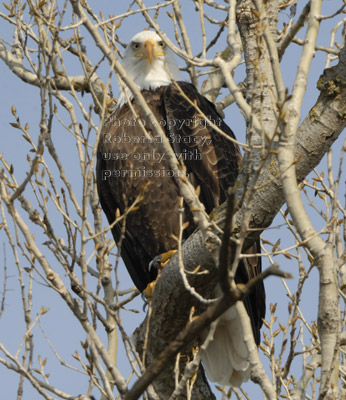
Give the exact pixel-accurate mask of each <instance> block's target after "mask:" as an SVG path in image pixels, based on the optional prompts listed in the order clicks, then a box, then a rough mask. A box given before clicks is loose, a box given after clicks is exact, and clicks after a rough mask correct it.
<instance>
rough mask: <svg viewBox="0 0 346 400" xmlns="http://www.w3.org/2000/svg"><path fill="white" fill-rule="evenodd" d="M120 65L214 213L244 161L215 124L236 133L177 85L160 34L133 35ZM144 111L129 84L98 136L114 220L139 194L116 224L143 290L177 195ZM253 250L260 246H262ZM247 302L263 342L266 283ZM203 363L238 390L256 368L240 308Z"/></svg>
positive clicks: (100, 184)
mask: <svg viewBox="0 0 346 400" xmlns="http://www.w3.org/2000/svg"><path fill="white" fill-rule="evenodd" d="M122 64H123V66H124V68H125V69H126V71H127V73H128V74H129V76H130V77H131V78H132V79H133V81H134V82H135V83H136V84H137V85H138V87H139V89H140V90H141V93H142V95H143V96H144V99H145V100H146V102H147V104H148V106H149V107H150V108H151V110H152V112H153V113H154V115H155V116H156V118H157V121H158V122H159V123H160V125H161V126H162V128H163V129H164V131H165V133H166V136H167V138H168V140H169V142H170V144H171V146H172V148H173V150H174V152H175V154H176V155H177V157H178V158H180V159H182V160H183V161H184V164H185V167H186V173H187V176H188V179H189V180H190V182H191V183H192V184H193V185H194V186H195V187H197V186H200V195H199V197H200V200H201V202H202V203H203V204H204V207H205V209H206V211H207V213H210V212H211V211H212V210H213V209H214V207H216V206H217V205H219V204H221V203H222V202H224V201H225V200H226V197H227V188H228V187H230V186H232V185H234V183H235V180H236V178H237V175H238V171H239V166H240V163H241V154H240V151H239V148H238V146H237V145H236V144H235V143H234V141H231V140H228V138H227V137H225V136H223V135H221V134H220V133H219V132H218V131H217V130H215V129H214V128H213V126H212V124H211V123H210V121H212V123H213V124H215V125H217V126H218V127H219V128H220V129H221V130H222V131H223V132H224V133H225V135H226V136H228V137H230V138H234V134H233V132H232V131H231V129H230V128H229V127H228V126H227V125H226V124H225V122H224V121H223V120H222V118H221V117H220V115H219V114H218V112H217V111H216V108H215V106H214V105H213V104H212V103H211V102H209V101H208V100H207V99H206V98H205V97H203V96H202V95H201V94H200V93H199V92H198V90H197V89H196V88H195V87H194V86H193V85H192V84H190V83H186V82H182V81H181V78H180V73H179V68H178V65H177V63H176V61H175V59H174V56H173V54H172V53H171V51H170V50H169V49H168V48H167V47H166V45H165V43H164V42H163V41H162V39H161V38H160V37H159V36H158V35H157V34H156V33H155V32H152V31H143V32H140V33H138V34H137V35H135V36H134V37H133V38H132V39H131V41H130V43H129V45H128V46H127V47H126V50H125V54H124V57H123V61H122ZM172 79H173V80H174V81H175V82H174V83H172ZM177 85H179V87H177ZM182 93H183V94H184V95H183V94H182ZM188 99H189V100H190V101H188ZM195 105H197V107H198V108H199V109H200V110H201V111H202V112H203V113H204V115H205V116H207V118H208V120H206V119H205V118H204V117H203V115H201V113H199V112H198V111H197V107H195ZM139 114H140V113H139V108H138V106H137V105H136V102H134V101H133V96H132V93H131V91H130V90H129V89H128V88H127V87H123V88H122V91H121V94H120V97H119V100H118V103H117V106H116V109H115V111H114V113H113V114H112V115H111V117H109V118H108V119H107V120H106V121H105V122H104V124H103V128H102V131H101V137H100V140H99V145H98V152H97V188H98V194H99V198H100V203H101V206H102V208H103V211H104V212H105V214H106V216H107V219H108V221H109V223H110V224H112V223H113V222H114V220H115V216H116V212H117V210H119V211H120V213H124V212H125V211H126V210H127V209H128V208H129V207H130V206H131V205H132V204H133V203H134V202H135V201H136V200H137V201H138V199H139V198H140V201H139V202H138V203H137V204H136V208H135V209H134V211H132V212H130V213H128V214H127V216H126V221H125V223H123V222H120V223H118V224H116V225H115V226H114V227H113V228H112V233H113V236H114V239H115V241H116V243H117V244H118V246H119V248H120V252H121V256H122V258H123V260H124V263H125V265H126V268H127V269H128V272H129V274H130V276H131V278H132V280H133V282H134V283H135V285H136V286H137V288H138V289H139V290H140V291H143V290H144V289H145V287H146V286H147V284H148V283H149V282H151V281H153V280H154V279H155V278H156V276H157V270H156V269H155V268H150V263H151V261H152V260H153V259H154V258H155V257H156V256H157V255H159V254H162V253H165V252H167V251H169V250H172V249H176V248H177V242H176V237H177V236H178V234H179V212H180V211H179V208H180V206H179V196H180V193H179V189H178V186H177V184H176V181H175V179H174V171H171V170H170V167H169V164H168V161H167V160H166V158H165V154H161V152H160V147H159V146H158V144H157V143H158V142H159V141H160V137H156V136H155V133H154V132H155V131H154V129H153V126H151V124H150V121H149V120H146V119H145V118H144V119H143V118H138V116H139ZM143 127H145V130H146V131H147V132H148V134H149V135H151V140H148V137H147V136H146V135H145V133H144V130H143ZM184 218H185V221H188V222H189V225H188V227H187V228H186V229H185V230H184V237H185V238H186V237H188V236H189V235H190V234H191V233H192V232H193V231H194V230H195V229H196V226H195V223H194V221H193V217H192V213H191V211H189V209H188V207H185V211H184ZM255 252H259V250H258V249H257V248H256V250H255ZM260 271H261V261H260V258H257V257H252V258H247V259H244V260H243V261H241V263H240V265H239V267H238V272H237V276H236V281H237V282H243V283H246V282H247V281H248V280H249V279H250V278H251V277H253V276H255V275H257V274H258V273H259V272H260ZM216 291H217V290H216ZM216 295H218V293H216ZM244 303H245V306H246V309H247V312H248V314H249V317H250V319H251V323H252V328H253V333H254V338H255V341H256V343H257V344H259V342H260V328H261V325H262V318H263V317H264V312H265V311H264V310H265V294H264V288H263V285H262V283H260V284H258V285H257V287H256V288H255V290H254V291H253V292H252V294H251V295H250V296H249V297H248V298H246V299H245V301H244ZM202 360H203V364H204V367H205V370H206V373H207V375H208V377H209V378H210V379H211V380H212V381H214V382H218V383H219V384H222V385H236V386H239V385H240V384H241V383H242V382H244V381H245V380H247V379H248V378H249V374H250V365H249V361H248V354H247V350H246V347H245V345H244V341H243V330H242V327H241V325H239V323H238V311H237V307H236V306H234V307H232V308H231V309H229V310H228V311H227V312H226V313H225V314H224V315H223V316H222V317H221V318H220V319H219V321H218V325H217V328H216V330H215V332H214V337H213V340H212V341H210V343H209V345H208V347H207V349H206V350H205V351H204V352H203V356H202Z"/></svg>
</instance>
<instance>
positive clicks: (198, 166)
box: [163, 82, 265, 344]
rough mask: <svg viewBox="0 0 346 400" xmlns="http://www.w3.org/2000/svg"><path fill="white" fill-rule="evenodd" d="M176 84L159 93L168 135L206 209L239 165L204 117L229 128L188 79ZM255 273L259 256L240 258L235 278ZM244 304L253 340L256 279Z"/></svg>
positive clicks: (219, 199) (256, 248)
mask: <svg viewBox="0 0 346 400" xmlns="http://www.w3.org/2000/svg"><path fill="white" fill-rule="evenodd" d="M177 84H178V85H179V87H180V89H179V88H177V86H176V84H174V83H173V84H171V85H169V86H167V88H166V90H165V91H164V92H163V96H164V107H165V112H166V119H167V126H168V129H169V138H170V141H171V143H172V146H173V148H174V150H175V152H176V153H177V154H182V155H183V156H184V155H185V157H186V158H185V159H184V164H185V166H186V169H187V173H188V174H189V179H190V180H191V182H192V183H193V185H194V186H195V187H196V186H198V185H199V186H200V188H201V194H200V200H201V202H202V203H203V204H204V206H205V208H206V211H207V212H211V211H212V209H213V208H214V207H215V206H217V205H219V204H221V203H223V202H224V201H225V200H226V198H227V189H228V188H229V187H230V186H233V185H234V183H235V180H236V178H237V175H238V171H239V167H240V163H241V154H240V151H239V147H238V145H237V144H236V143H234V142H233V141H231V140H229V139H227V137H225V136H224V135H222V134H221V133H220V132H218V130H216V129H215V128H214V127H213V126H212V124H210V123H208V121H206V119H205V117H207V118H208V119H209V120H210V121H211V122H213V123H214V124H215V125H216V126H218V128H220V130H222V131H223V132H224V134H225V135H227V136H228V137H230V138H232V139H235V136H234V134H233V132H232V130H231V129H230V128H229V127H228V126H227V125H226V123H225V122H224V121H223V119H222V118H221V117H220V115H219V114H218V113H217V111H216V109H215V106H214V104H213V103H211V102H209V101H208V100H207V99H206V98H205V97H204V96H201V95H200V94H199V93H198V91H197V90H196V88H195V87H194V86H193V85H191V84H190V83H186V82H178V83H177ZM199 110H200V111H199ZM202 114H204V115H202ZM189 155H191V158H189V157H188V156H189ZM246 253H247V254H256V253H257V254H258V253H260V244H259V241H258V242H257V243H255V244H254V245H253V246H252V247H251V248H250V249H247V250H246ZM260 272H261V258H260V257H250V258H246V259H244V260H243V261H241V262H240V264H239V267H238V271H237V276H236V281H237V282H238V283H240V282H241V283H246V282H248V280H249V279H251V278H253V277H254V276H256V275H258V274H259V273H260ZM244 303H245V306H246V308H247V311H248V313H249V316H250V318H251V322H252V325H253V331H254V336H255V339H256V342H257V344H258V343H259V341H260V336H259V331H260V327H261V326H262V318H264V311H265V292H264V287H263V283H262V282H260V283H259V284H258V285H257V286H256V287H255V288H254V290H253V292H252V293H251V295H250V296H249V297H248V298H246V299H245V301H244Z"/></svg>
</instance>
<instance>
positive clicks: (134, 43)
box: [132, 42, 139, 50]
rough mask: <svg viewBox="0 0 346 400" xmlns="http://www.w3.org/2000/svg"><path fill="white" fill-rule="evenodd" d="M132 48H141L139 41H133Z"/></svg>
mask: <svg viewBox="0 0 346 400" xmlns="http://www.w3.org/2000/svg"><path fill="white" fill-rule="evenodd" d="M132 48H133V50H138V49H139V43H137V42H133V43H132Z"/></svg>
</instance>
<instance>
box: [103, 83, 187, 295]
mask: <svg viewBox="0 0 346 400" xmlns="http://www.w3.org/2000/svg"><path fill="white" fill-rule="evenodd" d="M162 90H163V88H159V89H158V90H156V91H143V92H142V93H143V95H144V97H145V99H146V101H147V103H148V105H149V106H150V108H151V110H152V111H153V113H154V114H155V115H156V117H157V119H158V120H159V121H162V119H163V115H162V114H163V113H162V107H161V92H162ZM132 106H133V108H134V113H133V112H132V110H131V108H130V107H129V106H128V105H127V104H125V105H123V106H122V107H121V108H118V109H117V110H116V111H115V113H114V114H113V115H112V117H111V118H110V119H109V120H108V121H106V122H105V123H104V126H103V128H102V131H101V137H100V140H99V146H98V152H97V167H96V170H97V187H98V193H99V197H100V203H101V206H102V208H103V210H104V212H105V214H106V216H107V219H108V222H109V223H110V224H112V223H113V222H114V220H115V213H116V210H117V209H119V211H120V213H121V214H123V213H124V212H125V211H126V209H127V207H129V206H131V205H132V204H133V203H134V201H136V199H138V196H141V200H140V202H139V203H138V204H137V208H136V209H135V210H134V211H133V212H131V213H129V214H128V215H127V217H126V220H125V221H124V220H123V221H122V222H120V223H118V224H117V225H116V226H115V227H114V228H113V229H112V233H113V236H114V239H115V240H116V243H117V245H119V244H120V243H121V246H120V252H121V256H122V258H123V260H124V263H125V265H126V268H127V269H128V271H129V273H130V275H131V278H132V280H133V282H134V283H135V285H136V286H137V288H138V289H139V290H141V291H142V290H143V289H145V287H146V286H147V284H148V283H149V282H151V281H153V280H154V279H155V278H156V275H157V271H156V270H155V269H154V268H153V269H151V270H149V268H148V266H149V263H150V261H152V259H153V258H154V257H155V256H157V255H159V254H161V253H164V252H166V251H168V250H171V249H173V248H176V240H175V238H174V235H175V236H177V234H178V231H179V211H178V201H179V200H178V196H179V193H178V187H177V185H176V183H175V181H174V179H173V178H171V177H170V176H169V175H167V173H168V171H169V165H168V163H167V160H166V159H165V158H164V157H163V158H162V159H161V157H162V155H161V154H159V151H160V150H159V146H157V145H156V144H155V142H153V143H150V141H149V140H147V139H146V138H145V135H144V132H143V129H142V128H141V126H140V122H141V121H140V120H139V118H138V115H139V109H138V107H137V106H136V104H133V105H132ZM142 123H143V124H144V125H145V127H146V129H147V131H148V132H149V134H150V132H153V129H152V127H151V126H150V123H149V121H147V120H143V121H142ZM163 125H164V123H163ZM106 175H108V176H106ZM105 178H106V179H105ZM124 223H125V227H124V226H123V224H124Z"/></svg>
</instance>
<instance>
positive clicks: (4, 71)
mask: <svg viewBox="0 0 346 400" xmlns="http://www.w3.org/2000/svg"><path fill="white" fill-rule="evenodd" d="M112 3H113V4H112V5H111V6H110V2H109V1H104V0H102V1H98V2H97V1H92V2H90V5H91V6H92V7H93V9H94V10H95V12H96V11H97V12H98V11H102V12H103V13H104V15H105V17H107V16H108V15H109V14H111V15H117V14H121V13H123V12H124V11H126V9H127V7H128V3H127V2H112ZM155 3H156V2H153V1H147V2H146V4H147V5H148V6H149V5H154V4H155ZM336 3H337V4H336ZM220 4H221V3H220ZM339 5H341V2H332V1H324V2H323V7H324V8H323V14H331V13H332V12H333V11H335V10H336V9H337V8H338V7H339ZM0 11H1V12H4V13H6V10H5V9H4V7H3V6H0ZM165 13H166V10H165V9H162V11H161V12H160V18H161V15H162V18H161V19H160V18H159V22H160V24H161V27H162V28H163V30H164V31H165V32H166V33H167V34H168V35H169V36H170V38H171V39H172V40H174V31H173V27H172V23H171V21H170V19H169V18H168V17H164V15H165ZM182 13H183V15H184V16H185V22H186V25H187V31H188V34H189V36H190V38H191V43H192V50H193V53H194V54H197V53H198V52H199V51H200V49H201V43H202V41H201V34H200V25H199V15H198V13H196V12H195V8H194V6H193V4H187V2H184V5H183V7H182ZM212 13H213V16H214V17H215V18H221V15H223V14H221V13H220V12H215V11H212ZM69 18H70V17H69V16H68V18H67V20H66V22H65V23H66V24H67V23H69ZM288 19H289V15H288V11H286V12H283V13H282V14H281V16H280V25H279V28H281V27H282V23H283V22H288ZM340 19H341V17H338V18H336V19H332V20H330V21H326V23H325V24H324V25H323V27H322V29H321V32H320V34H319V44H320V45H324V46H328V45H329V37H330V29H331V27H332V26H333V24H335V21H338V20H340ZM206 26H207V35H208V37H211V36H212V35H213V33H214V32H215V28H214V27H212V26H210V25H208V24H207V25H206ZM144 28H147V23H146V22H145V21H144V19H143V17H142V16H141V15H140V14H138V15H134V16H131V17H130V18H129V19H127V20H124V22H123V23H122V25H121V27H120V28H119V35H120V37H121V39H122V40H123V41H124V42H125V43H126V42H127V41H129V39H130V38H131V37H132V36H133V35H134V34H135V33H137V32H138V31H140V30H142V29H144ZM12 34H13V28H12V26H10V25H9V24H7V23H5V22H4V21H2V23H1V24H0V37H2V38H4V39H5V40H8V41H11V40H12ZM83 35H84V36H85V43H86V44H87V54H88V57H89V58H90V59H91V60H93V62H95V63H96V62H98V61H99V59H100V58H101V54H100V52H99V51H98V49H97V48H96V47H95V45H94V44H93V43H92V41H91V40H90V37H89V36H88V34H87V33H86V32H83ZM300 37H302V35H300ZM223 38H225V34H224V35H223ZM222 46H224V41H223V42H222ZM222 46H220V47H217V46H216V47H215V48H213V49H212V50H211V51H210V53H208V56H209V57H210V58H211V57H213V54H215V51H221V50H223V47H222ZM300 52H301V48H300V47H299V46H297V45H294V44H293V45H292V46H291V47H290V49H289V50H288V51H287V53H286V55H285V56H284V58H283V60H282V71H283V77H284V81H285V85H286V86H287V87H288V88H289V89H290V88H291V87H292V83H293V80H294V76H295V73H296V68H297V58H298V57H299V55H300ZM324 63H325V54H323V53H321V52H319V53H317V54H316V56H315V58H314V60H313V64H312V69H311V75H310V80H309V85H308V91H307V94H306V96H305V99H304V105H303V109H302V116H303V117H304V116H305V115H306V114H307V113H308V112H309V110H310V108H311V107H312V106H313V104H314V103H315V101H316V99H317V97H318V91H317V89H316V82H317V80H318V77H319V76H320V74H321V73H322V71H323V66H324ZM179 64H180V65H181V66H182V65H183V63H182V61H181V60H179ZM67 65H68V68H69V70H68V73H71V74H78V73H80V72H81V70H80V66H79V65H78V64H77V63H75V61H72V59H71V64H67ZM108 71H109V65H108V63H107V62H104V63H103V64H102V66H101V68H100V70H99V73H100V76H101V78H103V79H106V77H107V74H108ZM0 76H1V91H0V97H1V105H2V107H0V124H1V129H0V135H1V149H0V153H2V154H3V156H4V158H5V159H6V160H7V161H8V162H9V163H12V164H13V165H14V170H15V174H16V177H17V180H18V181H19V182H21V181H22V179H24V178H25V174H26V171H27V170H28V164H27V161H26V156H27V154H28V153H29V150H30V145H29V144H28V143H27V142H26V141H25V140H23V138H22V136H21V134H20V132H19V131H18V130H16V129H14V128H13V127H11V126H10V125H9V123H10V122H14V118H13V116H12V115H11V106H12V105H15V107H16V109H17V114H18V115H19V116H20V119H21V121H23V123H25V122H28V123H29V126H30V133H31V135H32V137H33V138H34V139H36V140H37V138H38V135H39V120H40V97H39V90H38V88H35V87H31V86H29V85H27V84H26V83H24V82H22V81H20V80H19V79H18V78H17V77H15V76H14V75H13V73H12V72H11V71H9V70H8V68H7V67H6V65H5V64H4V63H3V62H2V61H0ZM235 77H236V80H237V81H240V80H242V79H243V77H244V69H243V68H242V67H240V68H239V69H238V70H237V71H236V75H235ZM185 78H186V79H187V75H186V74H185V75H184V79H185ZM112 86H113V89H114V92H115V93H117V91H116V90H117V89H116V88H117V83H116V80H115V78H113V81H112ZM82 101H83V102H84V104H85V105H86V106H87V105H88V104H90V103H91V102H92V100H91V98H90V96H89V95H87V94H86V95H84V97H83V99H82ZM62 115H63V113H62ZM83 122H84V121H83ZM95 122H97V123H98V120H97V118H96V117H95ZM226 122H227V123H228V124H229V125H230V126H231V127H232V129H233V131H234V132H235V134H236V135H237V137H238V138H239V140H241V141H244V139H245V123H244V120H243V117H242V116H241V114H240V112H239V110H238V108H237V107H236V106H235V105H233V106H232V107H230V108H229V109H227V110H226ZM54 128H55V129H54V132H53V133H52V137H53V139H54V140H55V143H56V146H57V149H58V150H59V152H60V153H61V154H62V158H63V159H64V160H65V162H66V172H67V175H68V176H69V178H70V179H71V182H73V184H74V185H75V187H76V191H77V193H78V191H80V184H79V182H78V180H79V178H78V174H79V165H78V162H77V161H76V159H75V155H76V153H75V152H76V150H75V148H74V143H73V140H72V139H71V137H69V136H68V135H67V134H66V131H65V130H64V129H63V128H62V127H61V126H59V124H58V123H55V125H54ZM340 146H341V145H340V143H339V144H337V143H336V144H335V145H334V148H335V149H336V151H337V149H338V148H340ZM29 154H30V153H29ZM323 163H324V164H322V165H325V161H323ZM318 170H319V171H320V170H322V166H321V167H319V168H318ZM311 215H314V214H313V211H312V212H311ZM314 218H315V219H314V221H316V224H319V223H320V222H318V217H317V216H316V217H314ZM281 223H282V219H280V218H277V219H276V221H275V222H274V224H273V226H274V227H275V226H277V225H279V224H281ZM30 226H31V227H32V229H33V231H32V233H33V234H35V236H36V235H37V236H38V235H41V233H40V231H39V230H38V229H37V228H36V227H35V226H34V225H33V224H31V225H30ZM59 229H60V228H58V227H57V230H59ZM61 229H62V228H61ZM263 236H264V237H265V238H267V239H268V240H270V241H272V242H276V240H277V238H278V237H280V238H281V246H282V247H287V246H289V245H290V244H293V243H294V242H293V237H292V236H291V235H290V234H289V233H288V231H287V230H285V229H283V230H282V229H281V230H279V229H275V228H272V229H270V230H268V231H266V232H265V233H264V235H263ZM43 241H44V239H42V242H43ZM3 243H4V244H5V245H4V247H3ZM0 246H1V249H3V248H4V249H5V253H4V254H3V257H1V261H0V263H1V265H4V264H5V255H6V266H7V292H6V303H5V310H4V313H3V315H2V318H1V319H0V342H1V343H3V344H4V345H6V347H7V348H8V350H10V351H11V352H13V353H15V352H16V351H17V348H18V346H19V345H20V343H21V340H22V337H23V332H24V322H23V315H22V314H23V313H22V308H21V301H20V292H19V287H18V279H17V272H16V267H15V265H14V259H13V256H12V253H11V248H10V246H9V245H8V243H7V239H6V236H5V234H4V231H3V230H0ZM1 253H3V252H2V251H1V252H0V254H1ZM275 261H278V262H279V263H280V265H281V267H282V268H283V269H284V270H287V271H290V272H292V273H293V274H295V275H296V276H297V275H298V269H297V265H296V264H295V263H294V262H292V261H290V260H287V259H285V258H284V257H281V258H278V259H277V260H275ZM50 262H51V263H52V265H54V267H55V265H57V261H56V260H54V259H53V258H51V259H50ZM263 263H264V266H266V265H268V261H267V260H263ZM23 266H26V265H25V261H24V263H23ZM56 268H58V266H56ZM2 271H3V269H2V268H1V269H0V291H1V290H2V282H3V272H2ZM119 276H120V279H121V286H122V288H126V287H129V286H131V285H132V284H131V282H130V280H129V278H128V276H127V273H126V271H125V269H124V268H121V269H119ZM317 278H318V277H317V271H315V270H314V271H312V273H311V279H309V282H308V283H307V287H306V288H305V296H304V297H303V301H302V308H303V310H304V315H305V317H306V319H307V321H308V322H310V321H312V320H315V319H316V317H317V300H318V290H317V287H318V279H317ZM25 280H26V282H28V278H27V277H26V278H25ZM296 282H297V281H296V280H292V281H290V282H288V285H289V286H290V288H291V289H292V291H295V290H296ZM266 288H267V301H268V304H269V303H278V313H279V315H280V318H282V320H283V321H284V320H285V315H287V311H286V310H287V296H286V293H285V290H284V288H283V285H282V284H281V283H280V281H279V280H278V279H274V278H269V279H268V280H267V282H266ZM42 306H44V307H46V308H49V309H50V311H49V312H48V313H47V314H46V315H44V316H43V317H42V320H41V325H42V329H43V331H44V332H45V334H46V335H47V336H48V337H49V339H50V341H51V343H52V344H53V346H54V348H55V349H56V351H57V353H58V354H59V355H60V356H61V357H62V358H63V359H64V361H66V362H68V363H69V364H71V365H72V366H74V367H78V368H79V365H78V363H77V362H76V360H75V359H74V358H73V357H72V354H73V353H74V352H75V351H76V350H77V351H78V352H79V353H80V354H81V355H83V349H82V347H81V345H80V341H81V340H83V341H84V340H85V334H84V333H83V332H82V331H81V328H80V326H79V323H78V322H77V321H76V320H75V319H74V317H73V316H72V315H71V313H70V311H69V310H68V309H67V307H66V306H65V305H64V304H62V302H61V300H60V298H59V296H58V295H57V294H56V293H54V292H53V291H52V290H50V289H49V288H47V287H46V286H45V284H44V283H43V282H42V280H40V278H39V277H38V276H36V277H35V281H34V298H33V312H32V315H33V317H35V315H36V314H37V313H38V312H39V310H40V309H41V307H42ZM128 307H129V308H132V309H137V310H142V302H141V300H140V299H137V300H136V301H135V302H133V303H131V304H130V305H129V306H128ZM267 315H268V314H267ZM142 318H143V313H140V314H136V313H131V312H124V313H123V324H124V326H125V327H126V330H127V332H128V333H129V334H130V333H131V332H132V331H133V330H134V329H135V328H136V326H138V324H139V323H140V321H141V320H142ZM33 333H34V336H35V340H36V346H35V349H34V357H33V362H34V365H35V367H36V368H38V362H37V360H38V356H39V355H40V356H41V357H42V358H43V359H44V358H46V357H47V360H48V361H47V364H46V371H47V373H49V374H50V377H49V380H50V382H51V383H52V384H56V385H57V386H58V387H59V388H60V389H62V390H64V391H66V392H67V393H70V394H72V395H78V394H81V393H85V392H86V390H87V385H88V379H87V378H86V377H85V375H83V374H80V373H75V372H73V371H72V370H71V369H66V368H62V367H60V363H59V361H58V360H57V359H56V357H55V356H54V354H53V352H52V350H51V348H50V347H49V344H48V343H47V341H46V340H45V338H44V334H43V333H42V331H41V329H40V328H39V327H38V326H37V327H35V329H34V331H33ZM120 347H121V346H120ZM0 357H3V355H2V354H1V353H0ZM125 360H126V357H125V354H124V351H123V350H122V349H119V362H118V366H119V368H120V369H121V371H122V372H123V373H124V375H125V376H127V374H128V373H129V368H128V367H127V366H126V365H125V364H126V361H125ZM299 369H300V366H299V365H297V366H295V371H296V374H297V377H299V376H300V371H299ZM18 381H19V376H18V375H17V374H15V373H13V372H11V371H8V370H7V369H6V368H4V367H3V366H1V365H0V386H1V388H2V396H3V398H6V399H13V398H15V396H16V390H17V385H18ZM24 388H25V391H24V396H23V399H25V400H29V399H33V398H40V397H39V396H38V395H37V393H36V392H35V391H33V389H32V388H31V386H30V384H28V383H26V384H25V386H24ZM245 390H247V391H248V392H249V394H250V398H251V399H255V398H256V400H257V399H260V398H262V397H261V394H260V392H259V391H258V389H257V388H255V387H254V385H253V384H252V383H249V384H248V385H247V386H246V387H245Z"/></svg>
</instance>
